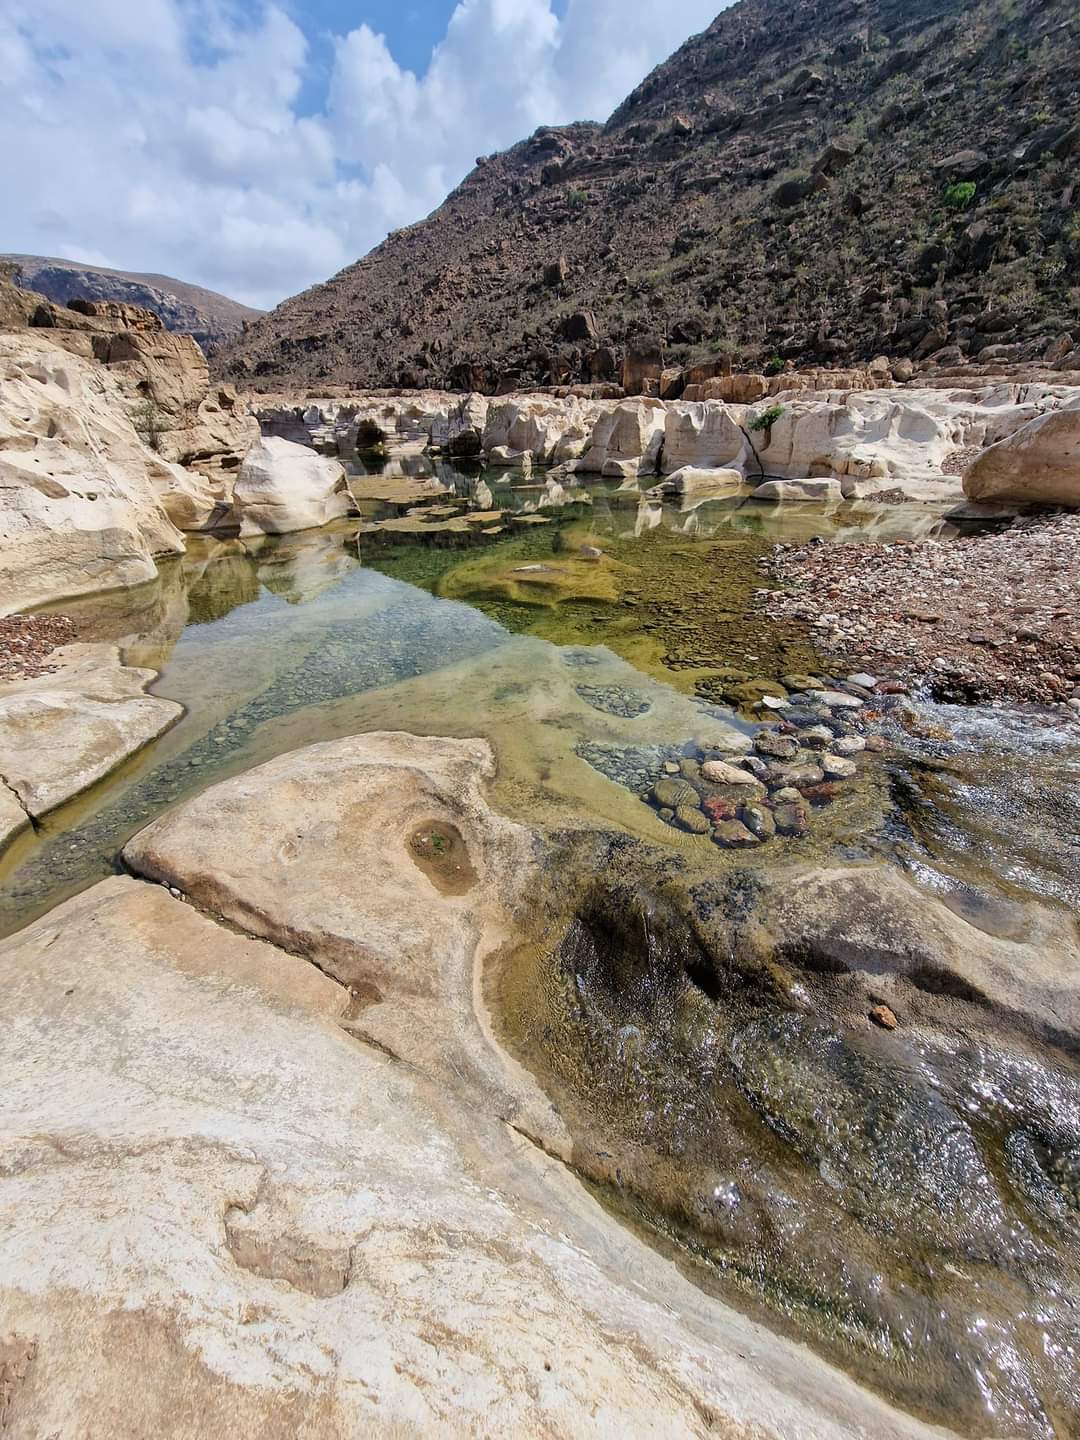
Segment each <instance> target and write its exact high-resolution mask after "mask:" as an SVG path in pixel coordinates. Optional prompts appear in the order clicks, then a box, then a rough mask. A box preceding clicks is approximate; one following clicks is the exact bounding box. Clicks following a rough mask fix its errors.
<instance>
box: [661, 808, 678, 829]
mask: <svg viewBox="0 0 1080 1440" xmlns="http://www.w3.org/2000/svg"><path fill="white" fill-rule="evenodd" d="M659 814H660V819H661V820H665V821H666V822H667V823H668V824H669V825H670V824H671V822H672V821H673V820H674V819H675V811H674V810H669V809H667V807H666V806H665V807H664V809H663V810H661V811H660V812H659Z"/></svg>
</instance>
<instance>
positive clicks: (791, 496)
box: [754, 480, 844, 505]
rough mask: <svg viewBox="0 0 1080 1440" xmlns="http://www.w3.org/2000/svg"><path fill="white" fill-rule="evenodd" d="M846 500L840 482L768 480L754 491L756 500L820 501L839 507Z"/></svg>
mask: <svg viewBox="0 0 1080 1440" xmlns="http://www.w3.org/2000/svg"><path fill="white" fill-rule="evenodd" d="M843 498H844V496H843V492H842V491H841V489H840V481H839V480H766V481H765V483H764V484H763V485H759V486H757V488H756V489H755V491H754V499H755V500H778V501H780V502H784V501H788V500H818V501H824V502H825V503H826V504H831V505H838V504H839V503H840V501H841V500H842V499H843Z"/></svg>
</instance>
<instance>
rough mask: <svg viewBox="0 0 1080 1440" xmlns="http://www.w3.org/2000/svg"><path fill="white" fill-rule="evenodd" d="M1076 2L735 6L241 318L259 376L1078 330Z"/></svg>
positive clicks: (1044, 336) (493, 372)
mask: <svg viewBox="0 0 1080 1440" xmlns="http://www.w3.org/2000/svg"><path fill="white" fill-rule="evenodd" d="M1078 162H1080V11H1078V9H1077V6H1076V4H1075V0H741V3H739V4H737V5H735V6H733V7H732V8H730V9H728V10H725V11H723V12H722V13H721V14H720V15H719V16H718V17H717V19H716V20H715V21H714V22H713V24H712V25H711V26H710V27H709V29H708V30H707V31H706V32H705V33H704V34H702V35H699V36H697V37H695V38H694V39H691V40H690V41H689V42H688V43H687V44H686V45H684V46H683V47H682V49H681V50H679V51H678V52H677V54H675V55H674V56H673V57H672V58H671V59H670V60H669V61H668V62H667V63H666V64H664V65H662V66H661V67H660V68H659V69H657V70H656V71H655V72H654V73H653V74H652V75H651V76H649V78H648V79H647V80H645V82H644V83H643V84H642V85H640V86H639V87H638V89H637V90H636V91H635V92H634V93H633V94H632V95H631V96H630V97H629V98H628V99H627V100H626V101H625V102H624V104H623V105H621V106H620V108H619V109H618V110H617V111H616V113H615V114H614V115H613V116H612V118H611V120H610V121H609V122H608V123H607V125H605V126H600V125H592V124H581V125H574V126H570V127H566V128H562V129H542V130H540V131H538V132H537V133H536V134H535V135H533V136H532V137H531V138H530V139H528V140H526V141H523V142H522V143H521V144H519V145H516V146H515V147H514V148H513V149H511V150H509V151H507V152H505V153H504V154H500V155H494V156H489V157H486V158H484V159H481V160H480V161H479V162H478V165H477V168H476V169H475V170H474V171H473V172H472V174H470V175H469V176H468V178H467V179H466V180H465V181H464V183H463V184H462V185H461V186H460V187H459V188H458V189H457V190H456V191H455V192H454V193H453V194H452V195H451V196H450V197H449V198H448V199H447V201H446V202H445V204H444V205H443V206H442V207H441V208H440V209H439V210H438V211H436V212H435V214H434V215H432V216H431V217H430V218H429V219H427V220H425V221H423V222H422V223H420V224H418V225H414V226H412V227H410V228H408V229H406V230H401V231H398V232H396V233H395V234H393V235H391V236H390V237H389V238H388V239H387V240H386V241H385V242H384V243H383V244H382V245H380V246H379V247H378V248H377V249H376V250H374V251H373V252H372V253H371V254H370V255H369V256H367V257H366V258H365V259H363V260H361V261H360V262H359V263H358V264H356V265H353V266H351V267H350V268H349V269H347V270H345V271H343V272H342V273H341V274H340V275H338V276H336V277H335V278H334V279H333V280H331V281H330V282H329V283H327V284H325V285H321V286H317V287H316V288H314V289H312V290H310V291H308V292H306V293H305V294H303V295H299V296H296V297H295V298H294V299H292V300H289V301H287V302H285V303H284V304H283V305H281V306H280V307H279V308H278V309H277V310H275V311H274V312H273V313H272V314H270V315H268V316H266V317H265V318H263V319H262V320H259V321H258V322H256V323H255V324H254V325H252V326H250V327H249V329H248V330H247V332H246V333H245V335H244V336H242V337H241V338H240V339H239V340H238V341H237V342H235V343H234V344H233V345H232V346H231V347H229V348H228V349H226V350H225V351H223V353H222V354H221V356H220V357H219V361H218V364H219V369H221V370H222V371H223V373H225V374H227V375H228V376H229V377H230V378H233V379H236V380H238V381H240V382H242V383H244V384H247V385H250V386H253V387H255V388H266V389H273V388H279V387H281V386H282V385H284V384H295V385H305V384H306V385H313V384H314V385H326V384H329V383H338V384H347V385H394V384H400V385H405V386H411V385H418V384H426V385H449V386H451V387H475V388H478V389H484V390H494V389H497V388H506V387H508V386H511V385H513V384H520V383H523V382H525V383H528V382H555V383H563V382H565V381H567V380H584V379H602V378H608V377H611V376H617V375H618V373H619V369H620V366H621V362H622V360H623V358H624V356H625V354H626V352H627V350H628V349H630V348H634V349H648V348H649V347H650V345H653V346H654V347H662V348H663V349H664V353H665V357H666V358H667V359H668V360H669V361H670V363H672V364H679V363H686V362H688V361H690V362H697V361H705V360H710V359H712V360H715V359H718V358H721V357H724V356H731V357H732V358H734V359H735V360H736V362H738V363H742V364H748V363H753V362H755V361H756V362H758V363H762V362H767V361H768V360H770V359H771V358H773V357H774V356H779V357H782V358H791V359H796V360H799V361H805V362H809V361H834V362H835V361H838V360H853V359H859V358H866V357H869V356H871V355H873V354H876V353H878V352H880V351H882V350H887V351H889V352H891V353H894V354H911V353H917V354H921V355H926V354H930V353H932V352H935V351H937V350H941V349H946V350H949V349H951V348H952V347H953V346H958V347H959V349H960V351H961V352H962V353H963V354H970V355H975V354H977V353H978V352H979V351H980V350H983V349H985V348H986V347H988V346H990V345H1006V346H1008V345H1013V344H1019V345H1021V347H1022V349H1021V352H1018V353H1017V354H1016V355H1014V356H1012V357H1010V356H1006V358H1026V354H1027V353H1028V352H1031V353H1034V352H1036V351H1039V349H1040V347H1041V348H1042V349H1045V347H1046V345H1047V344H1048V343H1049V341H1050V340H1051V339H1053V338H1054V337H1055V336H1056V335H1058V334H1059V333H1061V332H1062V331H1066V330H1068V329H1070V328H1072V329H1075V328H1076V326H1077V325H1078V324H1080V316H1078V314H1077V311H1078V308H1080V212H1078V210H1077V202H1078V200H1080V185H1078V182H1077V180H1076V173H1077V166H1078Z"/></svg>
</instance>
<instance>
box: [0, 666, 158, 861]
mask: <svg viewBox="0 0 1080 1440" xmlns="http://www.w3.org/2000/svg"><path fill="white" fill-rule="evenodd" d="M51 664H52V665H53V666H54V667H55V669H54V672H53V673H51V674H47V675H42V676H39V677H37V678H36V679H28V680H18V681H12V682H9V683H8V684H6V685H0V776H2V778H3V790H4V791H6V798H5V797H4V796H3V795H0V799H4V804H3V806H2V807H0V848H2V846H3V845H4V844H5V843H6V842H7V841H8V840H9V839H11V837H12V835H14V834H15V833H16V832H17V831H18V830H20V829H22V828H23V826H24V825H26V824H28V823H33V822H36V821H38V820H40V819H41V818H42V817H43V816H44V815H47V814H48V812H49V811H50V810H55V809H56V807H57V806H59V805H63V804H64V802H65V801H67V800H70V799H71V798H72V797H73V796H74V795H78V794H79V793H80V792H81V791H83V790H86V789H88V788H89V787H90V786H91V785H94V784H96V783H97V781H99V780H101V779H103V778H104V777H105V776H106V775H108V774H109V773H110V772H111V771H112V770H115V768H116V767H117V766H118V765H119V764H120V763H121V762H122V761H124V760H126V759H127V758H128V756H129V755H133V754H134V753H135V752H136V751H137V750H141V749H142V747H143V746H144V745H146V744H148V743H149V742H150V741H151V740H153V739H155V738H156V737H157V736H158V735H160V734H161V733H162V731H164V730H166V729H168V727H169V726H170V725H172V724H173V723H174V721H176V720H177V719H178V718H179V716H180V715H181V713H182V708H181V706H179V705H177V704H175V703H174V702H173V701H171V700H163V699H160V698H159V697H158V696H156V695H147V694H146V693H145V691H146V687H147V685H148V684H149V683H150V681H151V680H153V679H154V678H155V676H156V672H155V671H153V670H143V669H135V668H132V667H130V666H126V665H122V664H121V663H120V655H119V651H118V650H117V649H116V648H115V647H114V646H111V645H70V646H66V647H65V648H63V649H61V650H58V651H56V652H55V654H54V655H53V656H52V658H51ZM12 799H14V800H17V802H18V806H19V809H20V811H21V814H16V813H15V810H14V809H13V808H12V805H11V803H10V802H11V800H12Z"/></svg>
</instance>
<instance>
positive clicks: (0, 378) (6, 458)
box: [0, 330, 198, 614]
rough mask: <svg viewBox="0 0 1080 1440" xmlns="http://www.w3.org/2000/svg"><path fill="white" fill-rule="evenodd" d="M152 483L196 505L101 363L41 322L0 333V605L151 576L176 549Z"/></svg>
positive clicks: (193, 491) (188, 485) (193, 489)
mask: <svg viewBox="0 0 1080 1440" xmlns="http://www.w3.org/2000/svg"><path fill="white" fill-rule="evenodd" d="M158 487H161V490H162V491H164V492H166V493H171V494H172V495H173V497H174V500H173V503H174V504H175V503H178V502H181V501H182V504H183V506H185V507H186V506H188V505H189V504H190V505H197V504H198V501H197V498H196V496H197V492H198V486H197V485H196V484H195V483H194V482H193V481H192V479H191V478H190V477H188V476H187V475H185V473H184V472H182V471H178V470H177V469H176V468H175V467H173V466H170V465H168V464H167V463H166V462H165V461H164V460H162V459H161V458H160V457H159V456H157V455H155V454H154V453H153V452H152V451H151V450H149V449H147V447H146V446H145V445H144V444H143V443H142V442H141V441H140V439H139V437H138V436H137V435H136V433H135V431H134V429H133V428H132V425H131V421H130V419H128V417H127V414H126V407H125V405H124V403H123V399H122V396H121V395H120V393H119V391H118V389H117V387H116V385H115V382H114V381H113V379H112V377H111V376H110V375H109V374H108V372H107V371H105V370H104V369H103V368H102V367H101V366H99V365H97V364H95V363H94V362H92V361H88V360H82V359H79V358H78V357H77V356H75V355H72V354H70V353H68V352H67V351H65V350H62V349H60V348H58V347H57V346H56V345H55V344H54V343H53V342H52V340H51V338H49V337H47V336H46V335H45V334H44V333H43V332H38V331H33V330H26V331H22V332H11V333H0V612H2V613H4V614H10V613H11V612H12V611H13V610H18V609H22V608H24V607H26V606H29V605H33V604H37V603H40V602H42V601H45V600H51V599H54V598H58V597H61V596H68V595H81V594H87V593H89V592H91V591H94V590H99V589H106V588H109V587H112V586H117V585H137V584H139V583H140V582H142V581H145V580H150V579H152V578H153V576H154V573H155V568H154V558H155V556H158V555H176V554H179V553H180V552H181V551H182V550H183V539H182V537H181V535H180V532H179V530H178V529H177V528H176V526H175V525H174V524H173V523H172V521H171V520H170V519H169V517H168V515H167V514H166V511H165V509H164V508H163V506H162V503H161V501H160V499H159V494H158Z"/></svg>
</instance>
